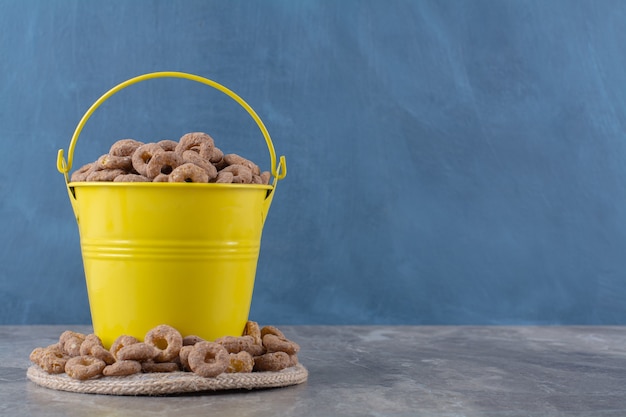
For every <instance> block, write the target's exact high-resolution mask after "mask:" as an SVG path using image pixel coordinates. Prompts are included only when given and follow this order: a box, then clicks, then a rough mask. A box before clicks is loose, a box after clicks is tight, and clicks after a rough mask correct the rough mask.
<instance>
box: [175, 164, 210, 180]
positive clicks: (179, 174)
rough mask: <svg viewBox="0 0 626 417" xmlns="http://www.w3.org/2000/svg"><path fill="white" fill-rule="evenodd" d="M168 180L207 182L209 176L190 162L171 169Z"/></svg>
mask: <svg viewBox="0 0 626 417" xmlns="http://www.w3.org/2000/svg"><path fill="white" fill-rule="evenodd" d="M169 181H170V182H209V176H208V175H207V173H206V172H205V171H204V170H203V169H202V168H200V167H199V166H198V165H195V164H192V163H189V162H188V163H186V164H182V165H181V166H179V167H177V168H176V169H174V171H172V173H171V174H170V178H169Z"/></svg>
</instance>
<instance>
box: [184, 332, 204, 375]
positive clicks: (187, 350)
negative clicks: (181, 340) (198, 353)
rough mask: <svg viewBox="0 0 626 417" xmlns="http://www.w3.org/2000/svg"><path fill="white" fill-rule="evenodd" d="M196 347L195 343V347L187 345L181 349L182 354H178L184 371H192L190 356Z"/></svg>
mask: <svg viewBox="0 0 626 417" xmlns="http://www.w3.org/2000/svg"><path fill="white" fill-rule="evenodd" d="M203 342H204V340H203ZM198 343H199V342H198ZM194 345H195V343H194V344H193V345H185V346H183V347H182V348H180V352H179V353H178V359H180V364H181V366H182V368H183V370H186V371H191V368H190V367H189V354H190V353H191V351H192V350H193V347H194Z"/></svg>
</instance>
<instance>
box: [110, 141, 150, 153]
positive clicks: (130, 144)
mask: <svg viewBox="0 0 626 417" xmlns="http://www.w3.org/2000/svg"><path fill="white" fill-rule="evenodd" d="M141 145H143V142H139V141H138V140H135V139H122V140H118V141H117V142H115V143H114V144H113V145H111V149H109V155H113V156H132V155H133V153H135V151H136V150H137V148H138V147H140V146H141Z"/></svg>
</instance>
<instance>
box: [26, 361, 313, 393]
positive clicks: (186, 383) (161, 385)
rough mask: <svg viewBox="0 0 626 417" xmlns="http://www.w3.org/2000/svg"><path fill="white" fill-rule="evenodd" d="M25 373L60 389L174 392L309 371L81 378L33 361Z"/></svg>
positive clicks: (249, 386) (253, 384)
mask: <svg viewBox="0 0 626 417" xmlns="http://www.w3.org/2000/svg"><path fill="white" fill-rule="evenodd" d="M26 375H27V376H28V379H30V380H31V381H33V382H34V383H35V384H37V385H40V386H42V387H46V388H50V389H54V390H58V391H70V392H79V393H83V394H107V395H172V394H183V393H190V392H201V391H223V390H237V389H246V390H253V389H263V388H277V387H286V386H290V385H297V384H301V383H303V382H305V381H306V380H307V378H308V376H309V373H308V371H307V370H306V368H305V367H304V366H302V364H298V365H296V366H292V367H291V368H287V369H283V370H282V371H279V372H252V373H233V374H228V373H223V374H221V375H218V376H217V377H215V378H204V377H201V376H198V375H196V374H194V373H192V372H171V373H146V374H135V375H130V376H107V377H102V378H97V379H90V380H87V381H79V380H76V379H72V378H70V377H69V376H67V375H66V374H58V375H50V374H48V373H47V372H45V371H44V370H42V369H41V368H40V367H39V366H37V365H32V366H31V367H30V368H28V371H27V372H26Z"/></svg>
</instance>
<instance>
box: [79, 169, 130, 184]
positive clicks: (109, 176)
mask: <svg viewBox="0 0 626 417" xmlns="http://www.w3.org/2000/svg"><path fill="white" fill-rule="evenodd" d="M123 174H126V171H124V170H123V169H97V170H95V171H92V172H91V173H90V174H89V175H87V179H86V181H113V180H114V179H115V177H117V176H118V175H123Z"/></svg>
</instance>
